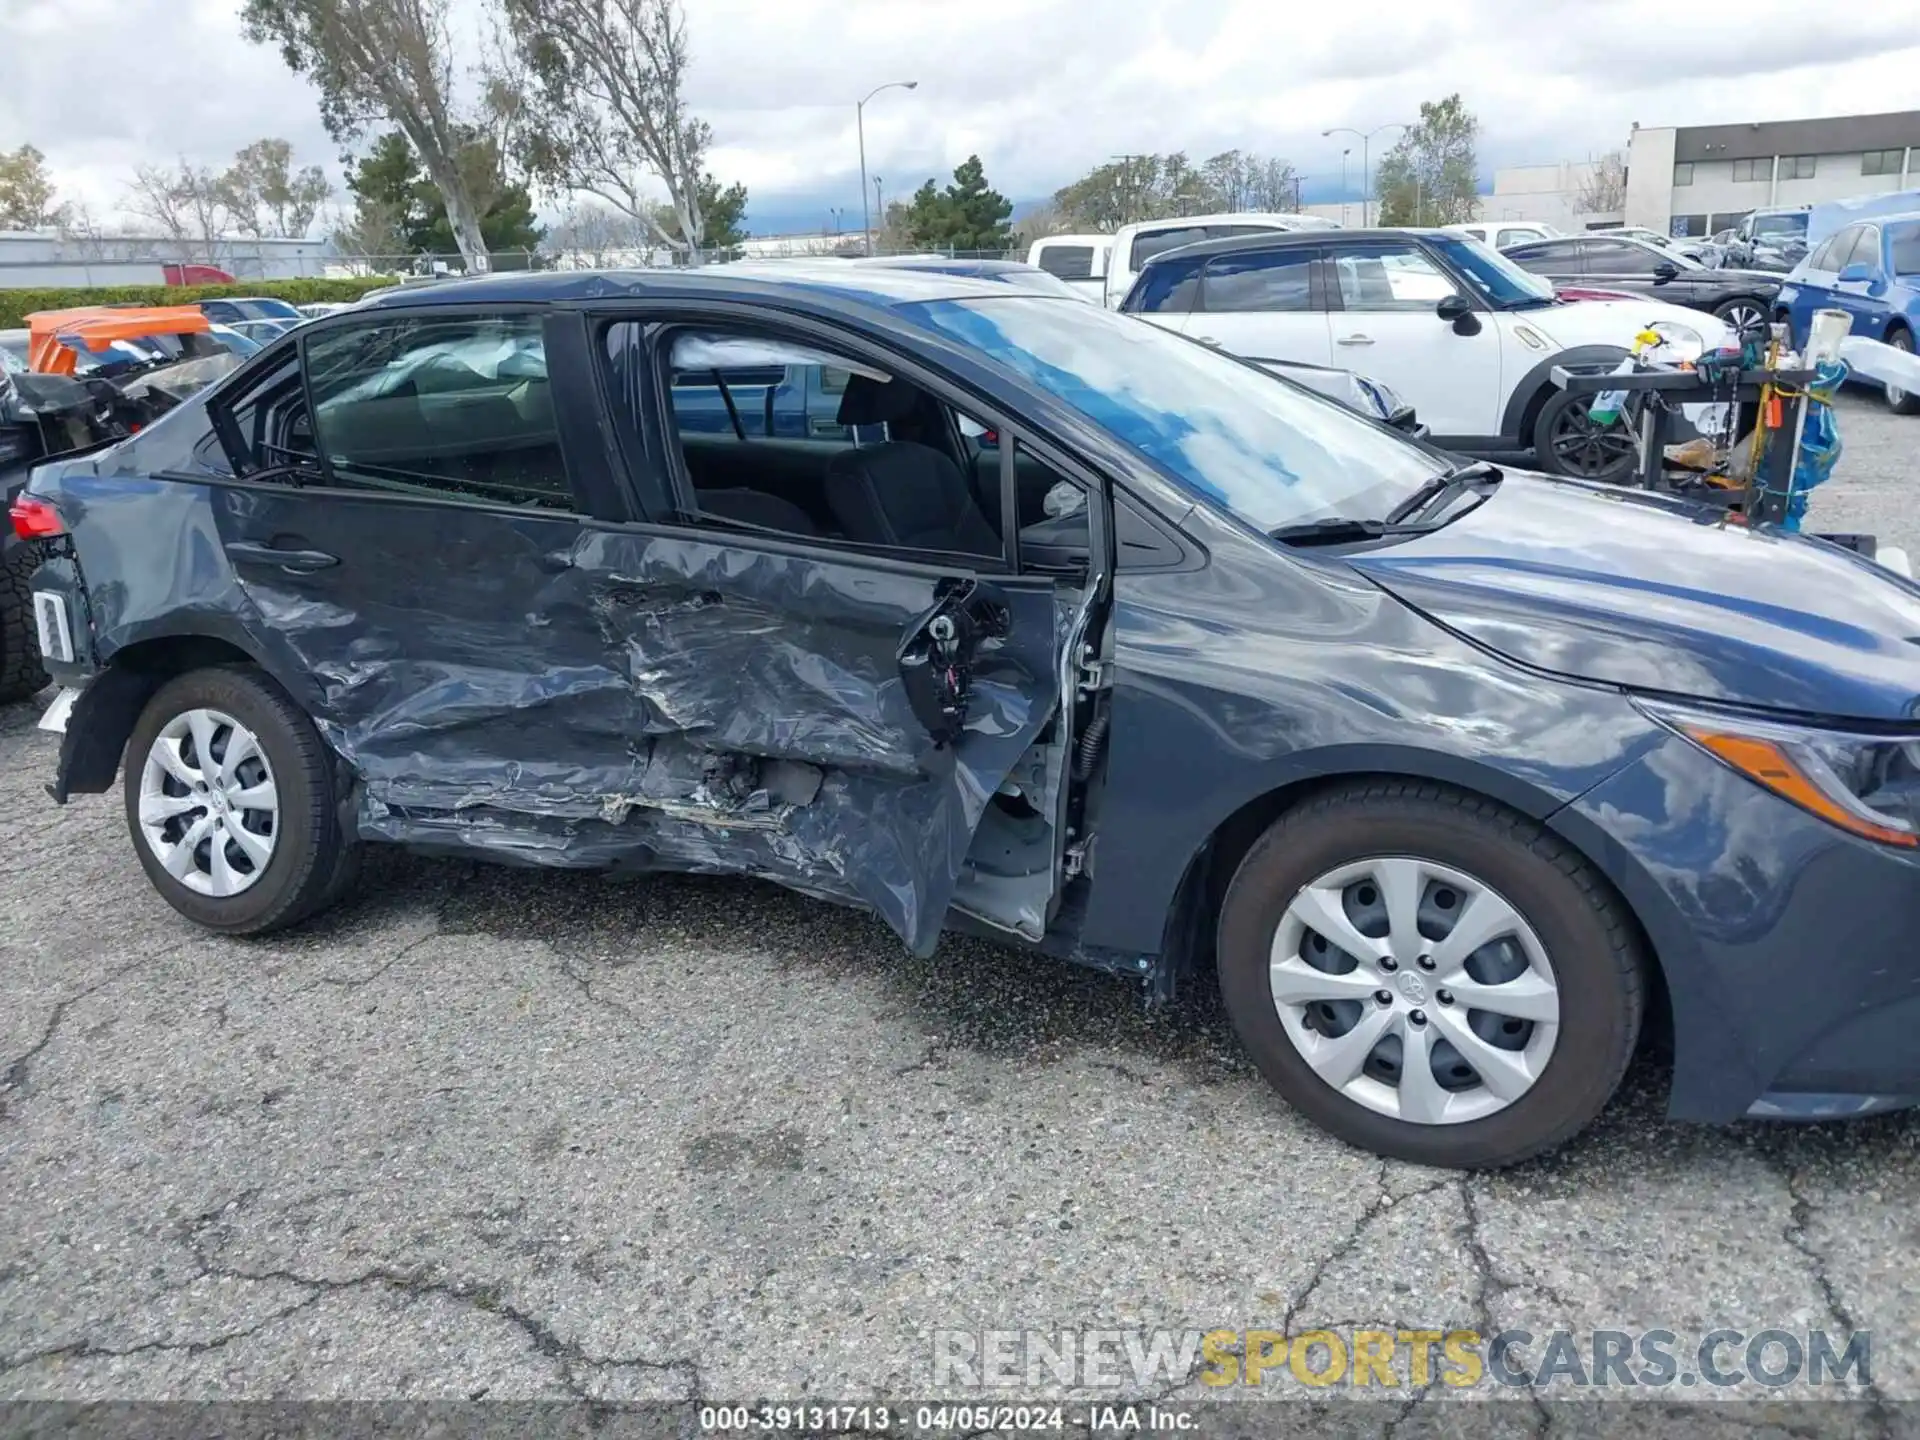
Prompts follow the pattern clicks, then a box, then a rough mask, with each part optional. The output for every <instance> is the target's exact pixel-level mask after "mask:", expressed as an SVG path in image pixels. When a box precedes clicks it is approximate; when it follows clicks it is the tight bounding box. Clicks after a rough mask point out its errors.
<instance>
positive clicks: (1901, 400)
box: [1883, 334, 1913, 406]
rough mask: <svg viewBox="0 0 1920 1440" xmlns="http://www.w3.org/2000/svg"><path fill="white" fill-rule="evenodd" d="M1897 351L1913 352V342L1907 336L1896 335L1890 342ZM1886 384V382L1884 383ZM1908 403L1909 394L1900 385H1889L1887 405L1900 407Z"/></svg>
mask: <svg viewBox="0 0 1920 1440" xmlns="http://www.w3.org/2000/svg"><path fill="white" fill-rule="evenodd" d="M1890 343H1891V344H1892V345H1893V348H1894V349H1896V350H1912V349H1913V342H1912V341H1911V340H1909V339H1907V337H1906V336H1905V335H1900V334H1896V335H1895V336H1894V337H1893V340H1892V341H1891V342H1890ZM1883 383H1884V382H1883ZM1906 403H1907V392H1906V391H1904V390H1902V389H1901V388H1900V387H1899V386H1898V385H1892V384H1889V385H1887V404H1889V405H1893V406H1900V405H1904V404H1906Z"/></svg>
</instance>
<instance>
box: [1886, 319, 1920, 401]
mask: <svg viewBox="0 0 1920 1440" xmlns="http://www.w3.org/2000/svg"><path fill="white" fill-rule="evenodd" d="M1887 343H1888V344H1889V345H1891V346H1893V348H1894V349H1896V350H1904V351H1906V352H1907V353H1908V354H1909V355H1911V354H1912V353H1913V332H1912V331H1910V330H1895V331H1893V332H1892V333H1891V334H1889V335H1888V336H1887ZM1886 391H1887V408H1888V409H1889V410H1891V411H1893V413H1894V414H1896V415H1920V393H1916V392H1914V391H1912V390H1903V389H1901V387H1900V386H1898V385H1891V384H1890V385H1887V386H1886Z"/></svg>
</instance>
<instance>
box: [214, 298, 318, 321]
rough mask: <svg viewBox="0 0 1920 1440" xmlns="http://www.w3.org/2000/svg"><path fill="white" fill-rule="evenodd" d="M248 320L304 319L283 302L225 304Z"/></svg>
mask: <svg viewBox="0 0 1920 1440" xmlns="http://www.w3.org/2000/svg"><path fill="white" fill-rule="evenodd" d="M227 303H228V304H230V305H232V306H233V308H234V309H236V310H238V311H239V312H240V313H241V314H242V315H244V316H246V317H247V318H248V319H249V320H301V319H304V318H305V317H304V316H303V315H301V313H300V311H299V310H298V309H297V308H296V307H294V306H293V305H291V304H289V303H288V302H287V301H285V300H230V301H228V302H227Z"/></svg>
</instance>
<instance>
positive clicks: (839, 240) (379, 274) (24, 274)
mask: <svg viewBox="0 0 1920 1440" xmlns="http://www.w3.org/2000/svg"><path fill="white" fill-rule="evenodd" d="M866 253H867V247H866V242H865V240H864V239H863V237H862V236H861V235H860V234H859V233H857V232H854V233H842V234H838V235H835V234H825V235H789V236H771V237H753V238H749V239H747V240H745V241H743V242H742V243H741V244H739V245H734V246H729V247H726V248H723V249H705V250H695V251H686V250H674V249H671V248H669V247H667V246H664V245H662V246H600V247H582V246H575V247H572V248H549V247H540V248H534V249H512V250H496V251H494V252H493V253H492V254H491V255H490V256H489V263H488V268H489V269H491V270H493V271H495V272H503V271H524V270H661V269H687V268H692V267H696V266H703V265H716V264H722V263H725V262H727V261H735V260H752V261H779V260H801V259H810V260H822V259H834V258H847V259H854V258H859V257H861V256H864V255H865V254H866ZM874 253H875V254H878V255H900V254H915V255H943V256H947V257H950V258H955V259H986V260H1001V259H1009V258H1013V259H1017V258H1020V257H1021V256H1022V255H1024V253H1025V252H1024V250H1021V251H1009V250H957V249H955V248H953V247H951V246H948V247H945V248H902V247H900V246H897V245H891V244H888V243H885V242H881V243H879V244H877V245H876V246H875V247H874ZM467 269H468V266H467V262H466V261H465V259H463V258H462V257H461V256H460V255H459V254H458V253H457V252H446V253H440V254H435V253H431V252H418V253H412V254H391V255H356V254H348V253H344V252H342V251H341V250H339V249H338V248H337V247H336V246H335V245H334V244H333V243H332V242H330V241H326V240H274V239H262V240H254V239H221V240H216V241H211V242H195V241H183V240H172V239H164V238H141V237H131V236H128V237H122V236H115V237H100V236H85V235H55V234H31V235H29V234H16V235H0V290H4V289H26V288H40V287H54V286H62V287H81V288H91V287H96V286H136V285H195V284H208V283H218V282H220V281H221V280H222V278H223V277H224V276H228V275H230V276H232V277H233V279H234V280H235V281H238V282H240V283H246V282H249V281H274V280H320V279H375V278H387V279H392V280H394V281H396V282H398V281H403V280H408V279H424V278H431V277H441V276H450V275H462V274H465V273H466V272H467Z"/></svg>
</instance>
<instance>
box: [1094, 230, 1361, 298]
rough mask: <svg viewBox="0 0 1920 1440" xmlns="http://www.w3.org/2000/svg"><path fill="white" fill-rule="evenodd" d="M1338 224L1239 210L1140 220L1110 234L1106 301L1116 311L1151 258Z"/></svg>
mask: <svg viewBox="0 0 1920 1440" xmlns="http://www.w3.org/2000/svg"><path fill="white" fill-rule="evenodd" d="M1339 228H1340V225H1339V222H1338V221H1334V220H1324V219H1322V218H1321V217H1320V216H1318V215H1289V214H1284V213H1281V212H1278V211H1268V210H1242V211H1235V212H1233V213H1231V214H1224V215H1169V216H1166V217H1165V218H1163V219H1159V220H1140V221H1136V222H1135V223H1134V224H1132V225H1122V226H1121V227H1120V228H1119V230H1117V231H1116V232H1114V236H1113V253H1112V254H1111V255H1109V256H1108V257H1107V288H1106V302H1107V308H1108V309H1110V310H1118V309H1119V308H1120V302H1121V301H1122V300H1124V299H1126V298H1127V291H1129V290H1131V289H1132V288H1133V282H1134V278H1135V277H1136V276H1138V275H1139V273H1140V267H1141V266H1142V265H1145V264H1146V263H1147V261H1149V260H1151V259H1152V258H1153V257H1154V256H1155V255H1164V254H1165V253H1166V252H1167V251H1169V250H1178V249H1179V248H1180V247H1181V246H1183V245H1195V244H1198V243H1199V242H1200V241H1202V240H1219V239H1221V238H1223V237H1225V236H1228V235H1257V234H1260V233H1262V232H1263V231H1267V230H1338V229H1339Z"/></svg>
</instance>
